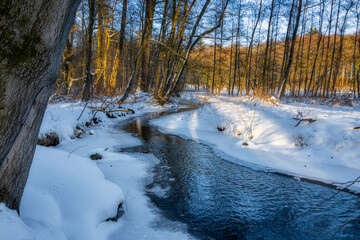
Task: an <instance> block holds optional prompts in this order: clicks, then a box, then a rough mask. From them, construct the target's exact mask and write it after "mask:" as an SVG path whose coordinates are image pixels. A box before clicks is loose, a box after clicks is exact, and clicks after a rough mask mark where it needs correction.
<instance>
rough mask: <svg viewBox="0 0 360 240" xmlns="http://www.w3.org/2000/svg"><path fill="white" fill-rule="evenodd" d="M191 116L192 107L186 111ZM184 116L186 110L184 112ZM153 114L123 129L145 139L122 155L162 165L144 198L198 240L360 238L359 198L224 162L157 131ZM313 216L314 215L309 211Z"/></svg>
mask: <svg viewBox="0 0 360 240" xmlns="http://www.w3.org/2000/svg"><path fill="white" fill-rule="evenodd" d="M185 110H191V109H185ZM182 111H183V110H182ZM172 112H177V111H176V110H175V111H167V112H163V113H160V114H159V113H150V114H147V115H144V116H142V117H139V118H136V119H133V120H132V121H130V122H128V123H127V125H123V126H120V127H122V128H124V129H125V130H127V131H129V132H132V133H134V134H135V135H136V136H138V137H139V138H141V139H142V140H143V145H142V146H138V147H132V148H127V149H121V151H124V152H144V153H152V154H154V155H155V157H157V158H158V159H159V160H160V163H159V164H157V165H156V166H154V169H153V173H154V179H153V182H152V183H151V184H149V185H148V186H147V194H148V196H149V197H150V199H151V201H152V202H153V204H154V205H155V206H156V207H158V208H159V209H161V212H162V213H163V215H164V216H165V217H167V218H168V219H171V220H175V221H181V222H184V223H186V224H187V225H188V228H189V232H190V233H192V234H193V235H194V236H195V237H197V238H199V239H225V240H228V239H331V237H332V236H333V234H334V233H335V232H336V230H338V229H339V228H340V227H341V226H342V224H345V223H347V222H349V221H351V220H353V219H358V220H355V221H352V222H351V223H349V224H346V225H345V226H344V227H343V228H342V229H341V230H340V231H338V233H337V234H336V236H335V239H360V223H359V217H360V198H359V196H357V195H354V194H351V193H346V192H341V193H339V194H338V195H336V196H335V197H334V198H333V199H331V200H330V201H326V202H325V203H323V204H321V205H320V206H319V207H317V208H315V209H313V210H310V209H312V208H314V207H315V206H316V205H318V204H319V203H320V202H322V201H324V200H325V199H327V198H330V197H331V196H332V195H333V194H335V193H336V192H337V190H335V189H333V188H329V187H325V186H321V185H317V184H312V183H308V182H302V181H298V180H295V179H293V178H291V177H287V176H282V175H279V174H275V173H267V172H264V171H260V170H253V169H250V168H247V167H244V166H240V165H237V164H234V163H232V162H230V161H227V160H225V159H223V158H222V157H221V156H220V155H219V154H217V153H215V152H214V151H213V150H212V149H211V148H210V147H208V146H205V145H203V144H201V143H198V142H195V141H192V140H186V139H182V138H180V137H177V136H174V135H169V134H163V133H160V132H159V131H158V130H157V128H156V127H154V126H151V125H149V120H151V119H154V118H157V117H160V116H164V115H167V114H171V113H172ZM309 210H310V211H309Z"/></svg>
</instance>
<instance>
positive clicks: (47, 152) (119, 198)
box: [0, 96, 191, 240]
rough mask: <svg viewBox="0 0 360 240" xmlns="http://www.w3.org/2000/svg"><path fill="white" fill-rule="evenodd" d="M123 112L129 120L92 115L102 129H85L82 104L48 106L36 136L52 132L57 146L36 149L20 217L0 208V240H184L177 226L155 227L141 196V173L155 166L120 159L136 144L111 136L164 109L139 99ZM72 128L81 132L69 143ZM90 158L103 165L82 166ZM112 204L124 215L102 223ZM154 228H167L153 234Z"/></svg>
mask: <svg viewBox="0 0 360 240" xmlns="http://www.w3.org/2000/svg"><path fill="white" fill-rule="evenodd" d="M133 100H135V99H133ZM130 102H131V100H130ZM99 105H101V104H100V103H99V104H98V105H97V106H99ZM124 107H125V108H131V109H133V110H134V111H135V114H134V115H131V114H130V115H127V116H124V117H121V118H114V119H110V118H107V117H106V115H105V114H104V113H103V112H98V113H97V115H96V116H97V117H98V118H99V119H100V120H101V122H100V123H99V124H97V125H95V126H88V127H86V122H89V121H90V119H91V118H92V117H93V115H94V112H93V111H92V110H91V109H89V108H86V109H85V111H84V112H83V113H82V111H83V109H84V105H83V104H81V103H55V104H50V105H49V107H48V109H47V111H46V114H45V117H44V120H43V124H42V126H41V130H40V136H43V135H45V134H46V133H49V132H56V133H58V134H59V138H60V144H59V145H57V146H55V147H43V146H37V149H36V153H35V157H34V161H33V164H32V167H31V170H30V175H29V179H28V182H27V185H26V188H25V192H24V195H23V198H22V201H21V206H20V217H19V216H18V215H17V213H16V212H15V211H12V210H9V209H8V208H6V206H5V205H4V204H2V203H0V239H2V240H3V239H4V240H16V239H44V240H45V239H46V240H48V239H55V240H57V239H59V240H60V239H61V240H63V239H79V240H83V239H87V240H91V239H94V240H101V239H170V238H171V239H190V238H191V236H190V235H189V234H187V233H186V227H185V226H183V225H182V224H179V223H174V222H171V221H168V220H165V219H162V217H161V215H160V214H159V213H158V212H157V210H156V208H155V207H154V206H152V205H151V202H150V200H149V199H148V197H147V196H146V195H145V191H144V185H145V184H146V181H148V178H149V177H151V174H150V172H149V171H148V170H149V169H150V168H151V166H152V165H153V164H155V163H156V162H157V161H158V160H157V159H156V158H155V157H154V156H153V155H151V154H124V153H120V152H119V149H120V148H123V147H130V146H136V145H138V144H141V142H140V140H138V139H136V138H135V137H132V136H131V135H130V134H129V133H125V132H122V131H120V130H116V129H115V128H114V124H117V123H118V122H119V121H124V120H125V119H126V118H129V117H131V116H136V115H140V114H142V113H144V112H148V111H159V110H161V109H164V108H166V106H165V107H160V106H157V105H156V104H153V103H152V102H151V100H150V98H149V97H146V96H145V97H138V98H137V99H136V101H133V103H128V104H126V105H125V106H124ZM167 107H169V106H167ZM120 113H121V112H119V114H120ZM80 115H81V118H80V119H79V120H77V119H78V118H79V116H80ZM76 126H80V128H81V129H82V130H84V132H85V133H84V134H82V135H81V137H80V138H74V135H76V134H74V129H75V128H76ZM82 130H81V131H82ZM93 153H99V154H101V155H102V157H103V158H102V159H101V160H97V161H93V160H91V159H90V158H89V156H90V155H91V154H93ZM119 203H123V208H124V210H125V214H124V215H123V216H122V217H121V218H120V219H119V220H118V221H116V222H114V221H106V220H107V219H108V218H111V217H114V216H116V214H117V209H118V205H119ZM159 221H161V222H163V223H165V226H166V227H161V228H159V227H155V225H156V223H157V222H159ZM162 226H164V224H162Z"/></svg>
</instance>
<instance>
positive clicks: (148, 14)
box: [140, 0, 155, 92]
mask: <svg viewBox="0 0 360 240" xmlns="http://www.w3.org/2000/svg"><path fill="white" fill-rule="evenodd" d="M154 11H155V0H146V5H145V26H144V32H143V36H142V41H143V43H142V44H144V48H145V49H144V51H143V54H142V56H141V72H140V78H141V90H142V91H144V92H147V91H148V89H149V88H148V87H149V84H150V38H151V35H152V23H153V16H154Z"/></svg>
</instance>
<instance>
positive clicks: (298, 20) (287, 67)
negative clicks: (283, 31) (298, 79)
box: [278, 0, 302, 98]
mask: <svg viewBox="0 0 360 240" xmlns="http://www.w3.org/2000/svg"><path fill="white" fill-rule="evenodd" d="M301 9H302V0H299V4H298V13H297V16H296V22H295V27H294V31H293V34H292V39H291V48H290V55H289V59H288V62H287V64H286V67H285V72H284V75H283V76H284V80H283V82H282V84H281V87H280V89H279V92H278V97H279V98H280V97H282V96H284V94H285V89H286V82H287V80H288V78H289V73H290V67H291V64H292V61H293V55H294V49H295V41H296V34H297V30H298V28H299V22H300V15H301V12H302V11H301Z"/></svg>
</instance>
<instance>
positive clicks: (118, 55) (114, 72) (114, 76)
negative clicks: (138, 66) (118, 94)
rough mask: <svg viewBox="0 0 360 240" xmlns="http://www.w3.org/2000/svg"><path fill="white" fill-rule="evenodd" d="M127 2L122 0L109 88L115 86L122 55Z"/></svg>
mask: <svg viewBox="0 0 360 240" xmlns="http://www.w3.org/2000/svg"><path fill="white" fill-rule="evenodd" d="M127 2H128V0H123V4H122V7H123V8H122V14H121V27H120V34H119V43H118V47H117V50H116V54H115V59H114V65H113V69H112V72H111V80H110V87H111V89H116V88H117V86H116V85H117V84H116V83H117V75H118V70H119V68H120V65H121V63H120V58H121V57H122V52H123V48H124V40H125V26H126V12H127Z"/></svg>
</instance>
